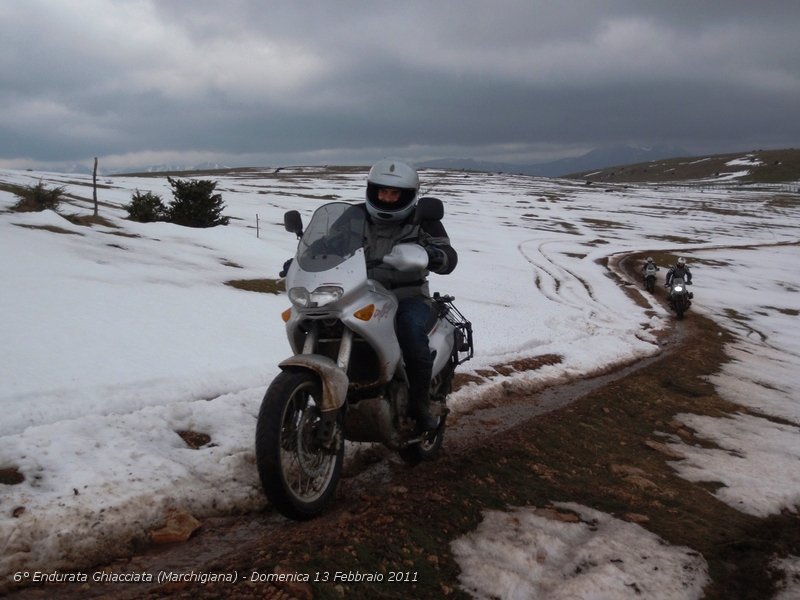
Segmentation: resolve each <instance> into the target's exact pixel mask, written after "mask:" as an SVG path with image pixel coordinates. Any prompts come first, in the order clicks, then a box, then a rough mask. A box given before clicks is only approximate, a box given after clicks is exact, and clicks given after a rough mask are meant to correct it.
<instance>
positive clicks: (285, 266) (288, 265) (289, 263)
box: [278, 258, 294, 277]
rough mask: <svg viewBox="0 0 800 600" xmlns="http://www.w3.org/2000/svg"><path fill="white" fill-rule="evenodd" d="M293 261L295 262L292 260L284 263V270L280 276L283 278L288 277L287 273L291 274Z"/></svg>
mask: <svg viewBox="0 0 800 600" xmlns="http://www.w3.org/2000/svg"><path fill="white" fill-rule="evenodd" d="M293 260H294V259H293V258H290V259H289V260H287V261H286V262H285V263H283V269H281V272H280V273H278V275H280V276H281V277H286V273H288V272H289V267H290V266H292V261H293Z"/></svg>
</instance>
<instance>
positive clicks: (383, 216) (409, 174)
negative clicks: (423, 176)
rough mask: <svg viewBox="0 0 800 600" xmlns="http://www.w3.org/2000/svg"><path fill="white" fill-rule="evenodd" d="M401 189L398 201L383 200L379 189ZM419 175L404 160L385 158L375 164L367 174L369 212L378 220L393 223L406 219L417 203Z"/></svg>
mask: <svg viewBox="0 0 800 600" xmlns="http://www.w3.org/2000/svg"><path fill="white" fill-rule="evenodd" d="M381 188H393V189H397V190H400V199H399V200H398V201H397V202H392V203H388V202H381V201H380V200H379V199H378V190H379V189H381ZM418 191H419V176H418V175H417V172H416V171H415V170H414V169H413V168H412V167H410V166H408V165H407V164H406V163H404V162H400V161H397V160H390V159H385V160H381V161H379V162H377V163H375V164H374V165H373V167H372V168H371V169H370V170H369V175H368V176H367V212H368V213H369V215H370V216H371V217H372V218H373V219H375V220H376V221H379V222H383V223H391V222H394V221H398V222H399V221H403V220H405V219H406V218H407V217H408V216H409V215H410V214H411V213H412V212H414V208H415V207H416V205H417V192H418Z"/></svg>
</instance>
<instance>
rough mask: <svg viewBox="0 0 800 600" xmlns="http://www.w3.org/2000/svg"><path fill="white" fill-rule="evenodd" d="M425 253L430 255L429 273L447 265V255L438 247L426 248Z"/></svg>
mask: <svg viewBox="0 0 800 600" xmlns="http://www.w3.org/2000/svg"><path fill="white" fill-rule="evenodd" d="M425 252H427V253H428V270H429V271H437V270H438V269H442V268H444V267H445V266H446V265H447V255H446V254H445V253H444V250H440V249H439V248H437V247H436V246H425Z"/></svg>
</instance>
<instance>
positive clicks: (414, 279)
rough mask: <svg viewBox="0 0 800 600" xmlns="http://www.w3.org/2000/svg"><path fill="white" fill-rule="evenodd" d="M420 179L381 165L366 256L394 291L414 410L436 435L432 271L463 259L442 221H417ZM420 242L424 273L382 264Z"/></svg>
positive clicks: (373, 177) (370, 201)
mask: <svg viewBox="0 0 800 600" xmlns="http://www.w3.org/2000/svg"><path fill="white" fill-rule="evenodd" d="M418 193H419V176H418V175H417V172H416V170H414V169H413V168H412V167H410V166H409V165H407V164H406V163H403V162H400V161H396V160H388V159H387V160H381V161H379V162H377V163H376V164H375V165H374V166H373V167H372V168H371V169H370V171H369V175H368V176H367V190H366V204H365V206H366V211H367V225H366V231H365V234H364V237H365V242H364V251H365V254H366V258H367V264H371V265H374V266H373V267H371V268H370V269H368V275H369V277H370V278H371V279H375V280H376V281H378V282H379V283H381V284H382V285H384V286H385V287H386V288H387V289H389V290H391V291H392V292H393V293H394V294H395V296H396V297H397V300H398V302H399V307H398V310H397V319H396V322H395V328H396V331H397V338H398V341H399V343H400V349H401V350H402V353H403V360H404V361H405V365H406V372H407V374H408V378H409V395H410V402H411V408H412V411H413V413H414V417H415V418H416V420H417V428H418V429H419V430H420V431H421V432H422V431H430V430H432V429H435V428H436V426H437V420H436V419H435V418H434V417H433V416H432V415H431V412H430V404H429V403H430V384H431V370H432V368H433V357H432V356H431V352H430V349H429V347H428V326H429V324H430V320H431V317H432V311H433V307H432V302H431V300H430V289H429V285H428V274H429V272H434V273H438V274H440V275H445V274H448V273H451V272H452V271H453V269H455V267H456V264H457V263H458V254H457V253H456V251H455V250H454V249H453V247H452V246H451V245H450V238H449V237H448V235H447V231H445V228H444V225H442V222H441V221H439V220H436V221H422V222H416V220H415V218H414V216H415V209H416V206H417V202H418ZM401 243H403V244H408V243H416V244H419V245H420V246H422V247H423V248H424V249H425V251H426V252H427V254H428V266H427V268H425V269H421V270H418V271H413V272H407V271H398V270H396V269H394V268H393V267H391V266H390V265H388V264H386V263H382V262H381V259H383V257H384V256H386V255H387V254H389V253H390V252H391V250H392V248H394V246H395V245H397V244H401Z"/></svg>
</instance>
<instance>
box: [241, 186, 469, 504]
mask: <svg viewBox="0 0 800 600" xmlns="http://www.w3.org/2000/svg"><path fill="white" fill-rule="evenodd" d="M442 214H443V207H442V203H441V201H439V200H436V199H434V198H422V199H420V201H419V204H418V206H417V216H418V218H419V219H421V220H425V219H429V220H434V219H441V217H442ZM365 219H366V213H365V211H364V210H363V209H362V208H360V207H359V206H356V205H351V204H347V203H345V202H332V203H329V204H325V205H323V206H321V207H320V208H318V209H317V211H316V212H315V213H314V215H313V217H312V219H311V221H310V223H309V224H308V228H307V229H306V230H305V232H303V224H302V221H301V219H300V214H299V213H298V212H297V211H289V212H287V213H286V215H285V216H284V225H285V227H286V229H287V230H288V231H290V232H292V233H295V234H297V235H298V237H300V242H299V244H298V249H297V254H296V256H295V258H294V259H293V261H292V262H291V265H290V266H289V268H288V272H287V274H286V289H287V295H288V296H289V300H290V301H291V303H292V306H291V308H290V309H288V310H286V311H285V312H284V314H283V318H284V321H285V322H286V334H287V336H288V338H289V344H290V346H291V348H292V350H293V352H294V355H293V356H291V357H289V358H287V359H286V360H284V361H283V362H281V363H280V365H279V366H280V368H281V372H280V373H279V374H278V375H277V376H276V377H275V379H274V380H273V381H272V383H271V384H270V386H269V388H268V389H267V392H266V394H265V395H264V400H263V402H262V404H261V410H260V412H259V414H258V422H257V424H256V440H255V449H256V464H257V467H258V474H259V477H260V479H261V484H262V487H263V488H264V492H265V493H266V495H267V498H268V499H269V501H270V503H271V504H272V505H273V506H274V507H275V508H276V509H277V510H278V511H279V512H281V513H282V514H283V515H285V516H287V517H289V518H292V519H298V520H304V519H310V518H312V517H314V516H316V515H318V514H319V513H320V512H322V510H323V509H324V507H325V505H326V503H327V502H328V500H329V499H330V498H331V496H332V495H333V493H334V491H335V489H336V485H337V483H338V480H339V476H340V474H341V470H342V464H343V462H344V442H345V440H351V441H356V442H379V443H382V444H384V445H385V446H387V447H389V448H391V449H393V450H396V451H398V452H399V454H400V456H401V457H402V458H403V460H405V461H406V462H408V463H410V464H416V463H418V462H420V461H422V460H428V459H431V458H433V457H434V456H435V455H436V454H437V453H438V451H439V449H440V447H441V445H442V440H443V437H444V430H445V420H446V417H447V414H448V412H449V411H448V409H447V406H446V399H447V395H448V394H449V393H450V391H451V388H452V382H453V375H454V372H455V369H456V367H457V366H458V365H460V364H461V363H463V362H464V361H466V360H468V359H470V358H471V357H472V355H473V343H472V324H471V323H470V322H469V321H467V320H466V319H465V318H464V316H463V315H462V314H461V313H460V312H459V311H458V309H457V308H456V307H455V306H454V305H453V298H452V296H439V295H438V294H436V295H434V297H433V298H432V299H431V300H432V308H433V314H432V315H431V316H432V320H431V321H432V322H431V328H430V331H429V334H428V337H429V340H430V348H431V353H432V355H433V361H434V362H433V377H432V380H431V389H430V399H431V407H430V412H431V414H432V415H434V416H435V417H436V418H437V419H438V427H437V428H436V429H435V430H433V431H429V432H425V433H419V432H418V430H417V428H416V426H415V421H414V419H413V417H412V414H411V410H410V399H409V392H408V378H407V375H406V370H405V366H404V363H403V359H402V353H401V350H400V344H399V342H398V341H397V334H396V332H395V314H396V312H397V307H398V301H397V298H396V297H395V295H394V294H393V293H392V292H390V291H389V290H387V289H386V288H385V287H384V286H382V285H381V284H380V283H378V282H377V281H374V280H371V279H369V278H368V277H367V268H368V266H369V265H368V264H367V261H366V259H365V253H364V248H363V241H364V228H365V222H366V221H365ZM382 262H383V263H386V264H389V265H391V266H392V267H394V268H396V269H398V270H400V271H403V270H419V269H424V268H425V267H426V266H427V264H428V255H427V253H426V252H425V250H424V248H422V247H421V246H419V245H417V244H400V245H398V246H396V247H395V248H394V250H392V252H390V253H389V254H388V255H387V256H385V257H384V258H383V260H382Z"/></svg>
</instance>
